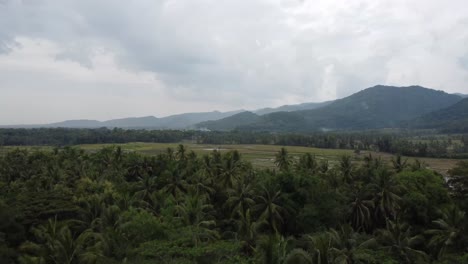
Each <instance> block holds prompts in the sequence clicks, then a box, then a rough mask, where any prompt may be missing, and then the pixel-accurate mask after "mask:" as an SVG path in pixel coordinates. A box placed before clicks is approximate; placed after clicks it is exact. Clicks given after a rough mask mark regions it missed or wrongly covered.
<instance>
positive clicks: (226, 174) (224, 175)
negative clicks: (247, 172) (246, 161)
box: [218, 153, 243, 189]
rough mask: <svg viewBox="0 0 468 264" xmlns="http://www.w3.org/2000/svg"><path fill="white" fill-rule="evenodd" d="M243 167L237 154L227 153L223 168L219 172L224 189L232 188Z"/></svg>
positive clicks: (223, 160) (221, 185)
mask: <svg viewBox="0 0 468 264" xmlns="http://www.w3.org/2000/svg"><path fill="white" fill-rule="evenodd" d="M242 167H243V166H242V162H241V161H240V159H239V158H238V156H237V155H236V156H235V155H233V154H232V153H228V154H226V155H225V156H224V157H223V159H222V166H221V170H220V173H219V174H218V179H219V183H220V187H221V188H222V189H226V188H232V186H233V185H234V183H235V182H236V181H238V180H239V177H240V175H239V173H240V172H241V171H242Z"/></svg>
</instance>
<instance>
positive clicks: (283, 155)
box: [275, 148, 292, 171]
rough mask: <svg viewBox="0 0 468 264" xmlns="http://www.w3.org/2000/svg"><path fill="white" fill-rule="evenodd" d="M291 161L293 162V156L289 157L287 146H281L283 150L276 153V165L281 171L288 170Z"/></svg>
mask: <svg viewBox="0 0 468 264" xmlns="http://www.w3.org/2000/svg"><path fill="white" fill-rule="evenodd" d="M291 163H292V160H291V157H289V155H288V151H287V150H286V149H285V148H281V150H280V151H279V152H278V153H276V155H275V164H276V166H277V167H278V168H279V169H280V170H281V171H287V170H288V169H289V166H290V165H291Z"/></svg>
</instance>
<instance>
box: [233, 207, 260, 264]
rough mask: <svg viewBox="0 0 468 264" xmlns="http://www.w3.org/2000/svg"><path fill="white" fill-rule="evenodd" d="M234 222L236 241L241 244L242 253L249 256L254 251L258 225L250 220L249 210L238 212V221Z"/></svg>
mask: <svg viewBox="0 0 468 264" xmlns="http://www.w3.org/2000/svg"><path fill="white" fill-rule="evenodd" d="M235 221H236V225H237V234H239V237H238V239H240V240H241V241H242V242H243V244H242V249H243V252H244V253H245V254H247V255H249V256H250V255H252V253H253V252H254V249H255V241H256V238H257V229H258V223H257V222H255V221H254V220H253V219H252V215H251V213H250V209H247V210H246V211H245V212H239V215H238V219H237V220H235Z"/></svg>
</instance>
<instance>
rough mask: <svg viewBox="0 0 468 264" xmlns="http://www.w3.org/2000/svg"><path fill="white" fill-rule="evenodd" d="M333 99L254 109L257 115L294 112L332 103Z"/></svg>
mask: <svg viewBox="0 0 468 264" xmlns="http://www.w3.org/2000/svg"><path fill="white" fill-rule="evenodd" d="M332 102H333V101H326V102H321V103H302V104H296V105H283V106H280V107H276V108H270V107H268V108H262V109H258V110H255V111H253V112H254V113H255V114H257V115H266V114H271V113H275V112H293V111H300V110H312V109H317V108H320V107H323V106H326V105H329V104H331V103H332Z"/></svg>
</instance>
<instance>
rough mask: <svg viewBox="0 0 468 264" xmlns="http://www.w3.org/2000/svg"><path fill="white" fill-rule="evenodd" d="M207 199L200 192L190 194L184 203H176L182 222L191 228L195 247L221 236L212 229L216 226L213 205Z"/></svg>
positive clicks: (177, 212)
mask: <svg viewBox="0 0 468 264" xmlns="http://www.w3.org/2000/svg"><path fill="white" fill-rule="evenodd" d="M206 201H207V199H206V197H204V196H201V195H199V194H188V195H187V196H185V199H184V200H183V201H182V203H180V204H178V205H176V214H177V216H178V218H179V219H180V220H181V221H182V223H183V224H184V225H185V226H188V227H189V228H190V231H191V233H192V242H193V243H194V246H195V247H197V246H198V245H199V244H200V243H202V242H204V241H212V240H215V239H217V238H218V237H219V235H218V233H217V232H216V231H214V230H212V227H214V226H216V222H215V220H213V217H212V216H211V214H212V211H213V206H212V205H211V204H208V203H206Z"/></svg>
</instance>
